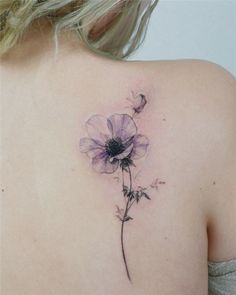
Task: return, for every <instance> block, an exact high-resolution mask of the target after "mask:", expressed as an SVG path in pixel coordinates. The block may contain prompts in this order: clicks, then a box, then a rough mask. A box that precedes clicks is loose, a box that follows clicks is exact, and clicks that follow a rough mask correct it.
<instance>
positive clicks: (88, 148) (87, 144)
mask: <svg viewBox="0 0 236 295" xmlns="http://www.w3.org/2000/svg"><path fill="white" fill-rule="evenodd" d="M80 151H81V152H82V153H86V154H87V156H88V157H89V158H94V157H96V156H97V155H99V154H101V153H103V152H104V151H105V147H104V146H102V145H100V144H99V143H97V142H96V141H95V140H93V139H91V138H88V137H83V138H81V139H80Z"/></svg>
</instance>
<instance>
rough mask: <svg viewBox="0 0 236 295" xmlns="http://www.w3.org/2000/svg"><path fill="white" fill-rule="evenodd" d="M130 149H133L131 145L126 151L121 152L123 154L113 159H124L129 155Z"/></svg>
mask: <svg viewBox="0 0 236 295" xmlns="http://www.w3.org/2000/svg"><path fill="white" fill-rule="evenodd" d="M132 149H133V144H131V145H130V146H128V147H127V149H126V150H124V151H123V153H121V154H119V155H117V156H115V157H114V158H115V159H117V160H122V159H124V158H126V157H127V156H128V155H129V154H130V153H131V151H132Z"/></svg>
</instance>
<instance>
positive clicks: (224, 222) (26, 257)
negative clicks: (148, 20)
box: [1, 52, 236, 295]
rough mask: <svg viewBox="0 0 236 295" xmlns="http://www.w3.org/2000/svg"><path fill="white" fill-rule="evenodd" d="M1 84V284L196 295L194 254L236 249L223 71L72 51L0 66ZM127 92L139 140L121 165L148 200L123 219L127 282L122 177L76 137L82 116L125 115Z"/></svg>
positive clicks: (228, 84) (33, 290)
mask: <svg viewBox="0 0 236 295" xmlns="http://www.w3.org/2000/svg"><path fill="white" fill-rule="evenodd" d="M1 81H2V86H1V88H2V90H1V97H2V102H1V105H2V120H3V121H2V122H3V123H2V149H3V153H2V154H3V159H2V162H3V164H2V167H3V169H2V174H3V183H2V196H3V198H2V200H3V201H2V204H3V209H2V225H3V231H2V237H3V243H2V269H3V273H2V292H3V293H2V294H4V295H10V294H17V295H21V294H22V295H28V294H29V295H32V294H34V295H42V294H43V295H49V294H57V295H64V294H68V295H69V294H71V295H75V294H81V295H94V294H96V295H100V294H112V295H116V294H125V295H126V294H127V295H128V294H129V295H130V294H135V295H137V294H147V295H149V294H150V295H152V294H157V293H160V294H176V295H178V294H181V295H182V294H199V295H200V294H201V295H203V294H207V260H208V259H209V260H214V261H220V260H228V259H231V258H235V257H236V252H235V244H236V235H235V217H234V216H235V214H236V198H235V193H236V187H235V185H236V183H235V144H236V142H235V136H236V134H235V126H236V124H235V123H236V122H235V109H236V100H235V80H234V78H233V77H232V76H231V75H230V74H229V73H227V72H225V71H224V70H223V69H221V68H219V67H218V66H216V65H213V64H210V63H207V62H203V61H194V60H192V61H191V60H189V61H187V60H186V61H185V60H183V61H163V62H161V61H156V62H118V61H111V60H106V59H104V58H101V57H96V56H94V55H92V54H90V53H87V52H82V53H81V54H79V55H78V56H77V55H76V54H75V52H72V53H71V54H70V55H68V56H67V55H66V54H65V55H64V57H63V58H61V59H59V60H57V61H53V58H52V57H51V56H50V55H48V56H46V55H44V56H42V57H41V58H38V59H36V60H35V61H33V62H32V61H30V62H29V63H28V64H26V65H25V67H24V68H23V67H22V66H21V64H20V61H19V64H18V63H14V66H13V65H11V64H6V63H3V65H2V66H1ZM135 93H145V95H146V99H147V104H146V105H145V109H144V110H143V112H142V113H141V114H140V115H138V116H137V118H135V120H136V124H137V126H138V130H139V132H140V133H142V134H144V135H145V136H146V137H147V138H148V139H149V147H148V150H147V153H146V155H145V157H143V158H141V159H139V160H137V161H136V162H135V167H131V169H132V173H133V174H132V175H134V178H135V180H134V182H135V184H136V185H137V186H141V187H145V188H146V187H148V189H149V196H150V198H151V200H148V199H145V198H144V199H141V200H140V202H139V203H137V204H134V205H133V207H132V211H131V212H130V216H131V217H132V218H133V219H132V220H129V221H127V222H126V223H125V227H124V245H125V252H126V259H127V264H128V267H129V272H130V276H131V277H132V283H130V281H129V280H128V279H127V274H126V271H125V265H124V262H123V257H122V251H121V242H120V230H121V221H120V220H119V218H117V217H116V216H115V215H116V213H117V212H116V211H117V207H116V205H117V206H119V208H124V206H125V198H124V197H123V194H122V183H121V175H120V174H119V173H118V172H115V173H113V174H104V173H102V174H100V173H96V172H95V171H94V170H93V168H92V166H91V161H90V159H89V158H88V157H87V156H86V155H85V154H84V153H81V151H80V148H79V142H80V139H81V138H83V137H85V136H86V128H85V122H86V121H87V120H88V118H90V117H91V116H92V115H94V114H99V115H103V116H105V117H109V116H110V115H112V114H114V113H118V114H126V113H128V114H129V113H130V111H131V109H130V103H129V100H127V98H130V97H132V95H134V94H135ZM135 184H134V185H135ZM208 239H209V248H208ZM208 250H209V252H208ZM184 292H185V293H184Z"/></svg>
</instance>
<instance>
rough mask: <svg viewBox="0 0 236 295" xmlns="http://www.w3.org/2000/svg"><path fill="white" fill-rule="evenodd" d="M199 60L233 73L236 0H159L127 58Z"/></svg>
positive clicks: (235, 42)
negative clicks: (139, 41) (140, 39)
mask: <svg viewBox="0 0 236 295" xmlns="http://www.w3.org/2000/svg"><path fill="white" fill-rule="evenodd" d="M185 58H193V59H203V60H208V61H211V62H215V63H217V64H219V65H221V66H223V67H224V68H226V69H227V70H228V71H230V72H231V73H232V74H234V75H235V76H236V0H159V3H158V4H157V7H156V8H155V10H154V12H153V14H152V17H151V20H150V23H149V27H148V31H147V36H146V39H145V41H144V44H143V45H142V46H141V48H140V49H139V50H138V51H137V52H136V53H135V54H133V55H132V56H131V57H130V58H129V59H130V60H167V59H185Z"/></svg>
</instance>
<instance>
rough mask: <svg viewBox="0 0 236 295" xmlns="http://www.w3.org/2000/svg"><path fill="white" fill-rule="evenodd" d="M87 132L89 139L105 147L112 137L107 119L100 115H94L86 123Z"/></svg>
mask: <svg viewBox="0 0 236 295" xmlns="http://www.w3.org/2000/svg"><path fill="white" fill-rule="evenodd" d="M86 127H87V132H88V135H89V137H91V138H92V139H93V140H95V141H97V142H98V143H99V144H101V145H104V144H105V142H106V140H107V139H108V138H109V137H110V136H109V134H110V131H109V129H108V127H107V119H106V118H105V117H103V116H100V115H94V116H92V117H91V118H89V119H88V121H87V122H86Z"/></svg>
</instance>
